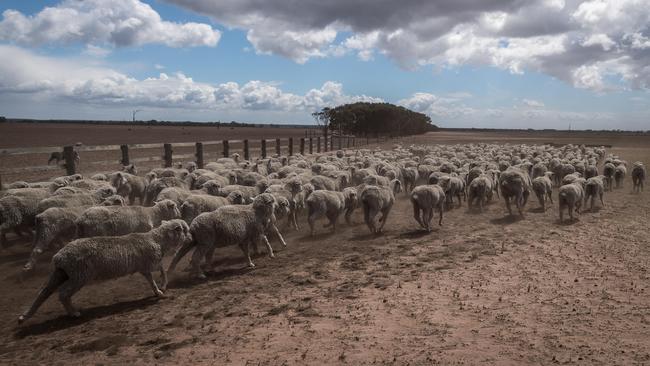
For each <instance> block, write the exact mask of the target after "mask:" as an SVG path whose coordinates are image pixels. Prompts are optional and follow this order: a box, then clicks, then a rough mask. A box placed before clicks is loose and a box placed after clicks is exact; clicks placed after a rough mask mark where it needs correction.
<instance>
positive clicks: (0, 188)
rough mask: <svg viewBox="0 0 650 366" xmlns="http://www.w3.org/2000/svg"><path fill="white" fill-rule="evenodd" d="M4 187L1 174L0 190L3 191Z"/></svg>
mask: <svg viewBox="0 0 650 366" xmlns="http://www.w3.org/2000/svg"><path fill="white" fill-rule="evenodd" d="M3 188H4V187H3V186H2V176H1V175H0V191H2V189H3Z"/></svg>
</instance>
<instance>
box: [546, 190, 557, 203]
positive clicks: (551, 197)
mask: <svg viewBox="0 0 650 366" xmlns="http://www.w3.org/2000/svg"><path fill="white" fill-rule="evenodd" d="M547 195H548V199H549V200H550V201H551V203H555V202H553V191H552V190H551V191H548V192H547Z"/></svg>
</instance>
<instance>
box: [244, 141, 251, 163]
mask: <svg viewBox="0 0 650 366" xmlns="http://www.w3.org/2000/svg"><path fill="white" fill-rule="evenodd" d="M244 160H251V152H250V150H249V148H248V140H244Z"/></svg>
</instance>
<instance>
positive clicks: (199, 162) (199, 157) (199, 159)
mask: <svg viewBox="0 0 650 366" xmlns="http://www.w3.org/2000/svg"><path fill="white" fill-rule="evenodd" d="M194 155H195V156H196V167H197V168H199V169H203V143H202V142H197V143H196V154H194Z"/></svg>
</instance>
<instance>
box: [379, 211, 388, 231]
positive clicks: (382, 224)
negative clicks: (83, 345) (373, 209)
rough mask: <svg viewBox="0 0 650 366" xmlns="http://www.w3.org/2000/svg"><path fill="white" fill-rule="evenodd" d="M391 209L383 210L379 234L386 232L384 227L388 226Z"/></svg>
mask: <svg viewBox="0 0 650 366" xmlns="http://www.w3.org/2000/svg"><path fill="white" fill-rule="evenodd" d="M390 209H391V207H388V208H387V209H384V210H381V225H380V226H379V232H382V230H384V225H386V220H387V219H388V214H389V213H390Z"/></svg>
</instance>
